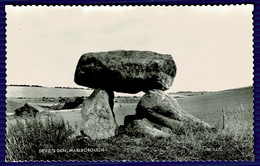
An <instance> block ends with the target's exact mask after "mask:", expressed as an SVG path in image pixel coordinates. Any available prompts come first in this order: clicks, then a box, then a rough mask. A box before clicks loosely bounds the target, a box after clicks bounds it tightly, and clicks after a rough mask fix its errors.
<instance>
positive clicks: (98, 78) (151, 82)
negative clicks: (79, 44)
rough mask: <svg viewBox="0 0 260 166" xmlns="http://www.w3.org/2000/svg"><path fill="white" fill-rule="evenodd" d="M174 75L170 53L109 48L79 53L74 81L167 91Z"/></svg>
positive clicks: (104, 86)
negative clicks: (80, 54)
mask: <svg viewBox="0 0 260 166" xmlns="http://www.w3.org/2000/svg"><path fill="white" fill-rule="evenodd" d="M175 74H176V65H175V62H174V61H173V59H172V56H171V55H168V54H159V53H155V52H151V51H125V50H119V51H109V52H96V53H86V54H84V55H82V56H81V58H80V60H79V62H78V65H77V68H76V72H75V78H74V81H75V83H77V84H78V85H82V86H86V87H90V88H94V89H97V88H100V89H104V90H110V91H117V92H125V93H137V92H140V91H144V92H147V91H149V90H151V89H160V90H167V89H169V88H170V87H171V85H172V83H173V79H174V77H175Z"/></svg>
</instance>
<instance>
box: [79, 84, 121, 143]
mask: <svg viewBox="0 0 260 166" xmlns="http://www.w3.org/2000/svg"><path fill="white" fill-rule="evenodd" d="M113 98H114V94H113V92H106V91H104V90H100V89H96V90H94V92H93V93H92V94H91V95H90V96H89V97H88V98H87V99H86V100H85V101H84V103H83V107H82V110H81V115H82V118H83V120H84V122H83V124H82V126H81V127H82V128H81V133H82V134H83V135H85V136H86V137H89V138H91V139H93V140H96V139H105V138H109V137H112V136H115V134H116V132H117V124H116V121H115V115H114V113H113V103H112V101H113Z"/></svg>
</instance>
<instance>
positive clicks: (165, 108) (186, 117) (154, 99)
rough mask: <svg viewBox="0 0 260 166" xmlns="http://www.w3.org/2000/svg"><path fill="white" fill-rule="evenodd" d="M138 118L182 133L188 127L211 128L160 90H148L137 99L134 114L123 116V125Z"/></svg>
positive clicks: (173, 131) (197, 128)
mask: <svg viewBox="0 0 260 166" xmlns="http://www.w3.org/2000/svg"><path fill="white" fill-rule="evenodd" d="M140 119H147V120H149V121H150V122H152V123H153V124H156V125H157V126H161V127H166V128H169V129H170V130H171V131H172V133H176V134H183V133H184V132H185V130H187V129H188V128H192V129H195V130H207V129H211V126H210V125H208V124H207V123H205V122H204V121H201V120H199V119H197V118H196V117H194V116H192V115H191V114H188V113H186V112H185V111H184V110H183V109H182V108H181V107H180V106H179V104H178V103H177V100H176V99H174V98H173V97H171V96H170V95H167V94H165V93H164V92H163V91H161V90H150V91H148V92H147V93H146V94H145V95H144V96H143V97H142V98H141V100H140V101H139V103H138V105H137V108H136V114H135V115H132V116H129V117H126V118H125V125H126V126H128V125H129V124H131V125H132V124H134V123H133V122H135V121H137V120H140ZM157 128H158V127H157ZM146 133H147V132H146Z"/></svg>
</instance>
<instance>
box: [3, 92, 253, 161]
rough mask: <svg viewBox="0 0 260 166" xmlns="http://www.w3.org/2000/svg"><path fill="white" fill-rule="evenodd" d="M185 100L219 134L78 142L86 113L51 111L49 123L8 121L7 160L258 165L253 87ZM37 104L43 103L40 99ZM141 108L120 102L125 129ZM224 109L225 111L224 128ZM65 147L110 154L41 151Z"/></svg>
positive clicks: (118, 116) (117, 105)
mask: <svg viewBox="0 0 260 166" xmlns="http://www.w3.org/2000/svg"><path fill="white" fill-rule="evenodd" d="M174 95H176V94H174ZM181 96H182V97H178V98H176V99H177V100H178V102H179V104H180V105H181V107H182V108H183V109H184V110H185V111H186V112H188V113H190V114H192V115H194V116H195V117H197V118H200V119H203V120H204V121H206V122H207V123H209V124H210V125H212V126H214V127H216V128H217V130H216V131H214V132H196V133H194V132H192V131H191V129H190V128H187V129H186V130H187V131H186V132H185V134H184V135H177V136H176V135H173V136H172V137H171V138H169V139H162V138H150V137H145V138H138V137H134V136H133V137H132V136H131V137H130V136H127V135H125V134H122V135H119V136H116V137H113V138H111V139H108V140H98V141H91V140H84V139H82V138H81V137H75V136H76V135H79V125H80V124H81V122H82V118H81V115H80V109H73V110H57V111H50V110H48V111H43V113H46V114H47V115H49V116H50V117H51V118H50V119H49V120H48V117H49V116H41V115H40V116H39V117H38V118H36V119H31V120H23V119H20V121H22V122H19V120H18V121H17V120H16V119H17V118H13V117H12V116H11V117H7V135H6V137H7V158H6V159H7V160H8V161H18V160H47V159H48V160H52V159H53V160H213V159H214V160H254V154H253V144H254V143H253V110H254V109H253V88H252V87H245V88H239V89H231V90H226V91H219V92H210V93H194V94H192V93H190V92H189V93H181ZM23 100H24V99H23ZM35 102H39V101H38V99H37V101H36V100H35ZM12 104H13V105H12ZM45 104H46V103H45ZM19 105H20V103H19V102H18V103H17V102H16V101H15V100H12V101H11V102H9V108H15V107H18V106H19ZM136 105H137V103H115V107H114V112H115V115H116V120H117V123H118V124H119V125H122V124H123V122H124V117H125V116H126V115H129V114H135V108H136ZM7 109H8V108H7ZM222 110H224V112H225V116H224V117H225V121H224V128H222V127H223V112H222ZM7 112H8V111H7ZM9 112H11V111H10V110H9ZM49 113H50V114H49ZM46 117H47V120H43V121H44V122H42V120H41V119H45V118H46ZM59 117H61V118H62V119H63V120H60V118H59ZM57 118H58V120H57ZM13 122H15V123H13ZM46 122H48V123H47V124H46ZM65 122H67V123H65ZM46 125H47V126H46ZM28 126H29V127H28ZM44 126H45V127H44ZM46 134H47V135H46ZM64 147H66V149H67V150H68V149H69V148H70V149H82V148H105V149H106V151H105V152H102V153H83V152H82V153H68V152H67V151H66V152H64V153H60V152H57V151H56V152H55V153H39V149H55V150H57V149H61V148H64ZM133 154H134V155H133Z"/></svg>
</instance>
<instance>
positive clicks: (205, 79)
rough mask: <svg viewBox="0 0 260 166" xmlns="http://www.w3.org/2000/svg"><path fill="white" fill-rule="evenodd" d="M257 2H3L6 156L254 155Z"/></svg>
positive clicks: (138, 158)
mask: <svg viewBox="0 0 260 166" xmlns="http://www.w3.org/2000/svg"><path fill="white" fill-rule="evenodd" d="M253 10H254V6H253V5H250V4H247V5H245V4H241V5H222V6H209V5H203V6H198V5H193V6H174V5H172V6H159V5H157V6H156V5H155V6H145V5H144V6H95V5H94V6H33V5H30V6H29V5H28V6H26V5H25V6H12V5H6V6H5V11H6V24H7V26H6V41H7V43H6V52H7V54H6V58H7V59H6V75H7V77H6V86H7V88H6V91H7V93H6V125H7V127H6V138H5V141H6V156H5V160H6V162H18V161H22V162H23V161H254V160H255V155H254V130H253V129H254V125H253V123H254V114H253V113H254V102H253V101H254V92H253V89H254V87H253V83H254V82H253V77H254V75H253V73H254V70H253V68H254V63H253V61H254V59H253V57H254V54H253V13H252V12H253Z"/></svg>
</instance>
